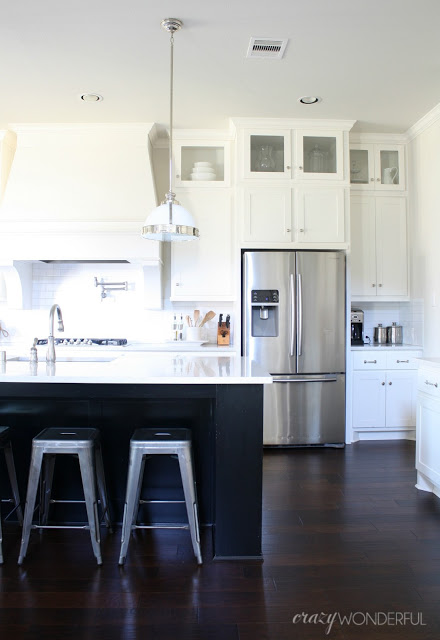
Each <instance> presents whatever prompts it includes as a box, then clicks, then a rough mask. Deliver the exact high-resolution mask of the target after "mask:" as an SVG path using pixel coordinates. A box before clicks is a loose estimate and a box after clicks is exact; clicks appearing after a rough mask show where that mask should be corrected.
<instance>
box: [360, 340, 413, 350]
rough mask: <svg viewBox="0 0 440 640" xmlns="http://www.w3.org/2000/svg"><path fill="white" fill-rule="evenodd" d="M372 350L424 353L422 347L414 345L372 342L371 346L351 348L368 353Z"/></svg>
mask: <svg viewBox="0 0 440 640" xmlns="http://www.w3.org/2000/svg"><path fill="white" fill-rule="evenodd" d="M372 349H380V350H381V351H382V350H383V351H399V350H400V351H422V350H423V348H422V347H418V346H416V345H413V344H377V343H375V342H372V343H371V344H364V345H363V346H362V345H361V346H355V345H353V346H351V347H350V350H351V351H368V350H370V351H371V350H372Z"/></svg>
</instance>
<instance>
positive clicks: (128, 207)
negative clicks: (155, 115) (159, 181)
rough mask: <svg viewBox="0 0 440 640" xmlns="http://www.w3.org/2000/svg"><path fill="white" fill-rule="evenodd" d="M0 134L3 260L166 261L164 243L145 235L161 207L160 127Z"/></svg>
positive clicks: (39, 128)
mask: <svg viewBox="0 0 440 640" xmlns="http://www.w3.org/2000/svg"><path fill="white" fill-rule="evenodd" d="M0 133H1V136H0V144H1V156H0V158H1V165H0V188H1V192H0V195H3V198H2V203H1V206H0V265H1V264H3V265H5V264H8V263H9V264H10V263H11V261H17V260H19V261H23V260H24V261H27V260H61V261H63V260H91V261H92V260H93V261H95V260H103V261H113V260H126V261H129V262H140V263H144V264H150V265H151V264H153V263H156V264H158V263H161V261H162V251H161V243H159V242H155V241H151V240H144V239H143V238H142V237H141V235H140V233H141V229H142V225H143V222H144V220H145V217H146V215H147V214H148V212H150V211H152V210H153V209H154V208H155V207H156V206H157V198H156V187H155V181H154V175H153V164H152V140H153V139H154V136H155V125H152V124H99V125H96V124H88V125H76V124H72V125H70V124H67V125H65V124H59V125H46V124H41V125H40V124H37V125H11V126H10V127H9V128H8V131H6V132H0ZM15 138H16V150H15V154H14V144H15Z"/></svg>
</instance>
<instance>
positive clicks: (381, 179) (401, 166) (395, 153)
mask: <svg viewBox="0 0 440 640" xmlns="http://www.w3.org/2000/svg"><path fill="white" fill-rule="evenodd" d="M404 153H405V151H404V146H403V145H401V144H394V145H392V144H390V145H383V144H375V145H374V156H375V157H374V168H375V183H374V184H375V189H378V190H379V191H402V190H404V189H405V158H404Z"/></svg>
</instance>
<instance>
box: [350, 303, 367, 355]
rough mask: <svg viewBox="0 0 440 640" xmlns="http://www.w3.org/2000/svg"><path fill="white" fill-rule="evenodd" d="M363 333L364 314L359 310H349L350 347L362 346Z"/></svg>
mask: <svg viewBox="0 0 440 640" xmlns="http://www.w3.org/2000/svg"><path fill="white" fill-rule="evenodd" d="M363 331H364V312H363V311H362V310H361V309H352V310H351V344H352V346H358V347H360V346H362V345H363V344H364V341H363V338H362V336H363Z"/></svg>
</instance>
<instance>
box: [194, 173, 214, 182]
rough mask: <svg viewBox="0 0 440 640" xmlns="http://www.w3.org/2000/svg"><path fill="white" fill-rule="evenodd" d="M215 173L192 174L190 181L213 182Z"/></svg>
mask: <svg viewBox="0 0 440 640" xmlns="http://www.w3.org/2000/svg"><path fill="white" fill-rule="evenodd" d="M216 177H217V176H216V175H215V173H192V174H191V180H215V179H216Z"/></svg>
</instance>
